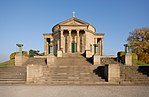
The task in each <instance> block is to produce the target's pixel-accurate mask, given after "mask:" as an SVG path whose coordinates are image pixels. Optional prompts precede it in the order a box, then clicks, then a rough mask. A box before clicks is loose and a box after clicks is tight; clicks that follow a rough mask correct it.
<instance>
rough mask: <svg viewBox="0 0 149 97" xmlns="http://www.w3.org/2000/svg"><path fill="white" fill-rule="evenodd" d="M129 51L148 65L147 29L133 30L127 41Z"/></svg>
mask: <svg viewBox="0 0 149 97" xmlns="http://www.w3.org/2000/svg"><path fill="white" fill-rule="evenodd" d="M127 41H128V44H130V50H131V51H132V52H133V53H136V54H137V55H138V59H139V60H140V61H143V62H146V63H149V28H141V29H135V30H134V31H132V32H130V35H129V37H128V39H127Z"/></svg>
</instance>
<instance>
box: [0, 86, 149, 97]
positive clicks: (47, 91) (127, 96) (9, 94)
mask: <svg viewBox="0 0 149 97" xmlns="http://www.w3.org/2000/svg"><path fill="white" fill-rule="evenodd" d="M148 90H149V86H0V97H149V91H148Z"/></svg>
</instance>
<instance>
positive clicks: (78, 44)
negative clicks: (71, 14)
mask: <svg viewBox="0 0 149 97" xmlns="http://www.w3.org/2000/svg"><path fill="white" fill-rule="evenodd" d="M77 52H80V36H79V30H77Z"/></svg>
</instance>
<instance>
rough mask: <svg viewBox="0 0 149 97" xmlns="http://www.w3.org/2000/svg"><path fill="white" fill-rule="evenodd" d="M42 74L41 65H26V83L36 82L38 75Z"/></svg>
mask: <svg viewBox="0 0 149 97" xmlns="http://www.w3.org/2000/svg"><path fill="white" fill-rule="evenodd" d="M41 76H43V66H42V65H34V64H29V65H27V83H37V82H38V80H39V77H41Z"/></svg>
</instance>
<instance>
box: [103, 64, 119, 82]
mask: <svg viewBox="0 0 149 97" xmlns="http://www.w3.org/2000/svg"><path fill="white" fill-rule="evenodd" d="M105 77H106V78H107V79H108V82H111V83H117V84H118V83H119V82H120V65H119V64H108V65H106V66H105Z"/></svg>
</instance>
